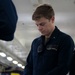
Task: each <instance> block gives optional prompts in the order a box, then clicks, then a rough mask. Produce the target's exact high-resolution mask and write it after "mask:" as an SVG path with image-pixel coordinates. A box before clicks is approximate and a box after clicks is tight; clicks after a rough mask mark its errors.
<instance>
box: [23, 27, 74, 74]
mask: <svg viewBox="0 0 75 75" xmlns="http://www.w3.org/2000/svg"><path fill="white" fill-rule="evenodd" d="M73 50H74V42H73V40H72V38H71V37H70V36H69V35H67V34H65V33H63V32H61V31H60V30H59V29H58V28H57V27H56V28H55V30H54V32H53V33H52V35H51V37H50V38H49V40H48V42H47V43H46V45H44V36H41V37H39V38H37V39H35V40H34V41H33V43H32V46H31V51H30V53H29V55H28V58H27V64H26V67H25V70H24V75H66V74H67V73H68V71H69V66H70V63H71V59H72V55H73Z"/></svg>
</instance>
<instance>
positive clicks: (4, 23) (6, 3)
mask: <svg viewBox="0 0 75 75" xmlns="http://www.w3.org/2000/svg"><path fill="white" fill-rule="evenodd" d="M17 20H18V16H17V12H16V8H15V5H14V4H13V2H12V0H0V40H4V41H11V40H13V38H14V33H15V30H16V24H17Z"/></svg>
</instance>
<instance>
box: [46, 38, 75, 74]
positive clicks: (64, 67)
mask: <svg viewBox="0 0 75 75" xmlns="http://www.w3.org/2000/svg"><path fill="white" fill-rule="evenodd" d="M59 50H60V52H59V54H58V64H57V66H56V67H55V68H54V69H52V70H51V71H49V72H48V73H47V74H46V75H66V74H67V73H68V71H69V68H70V63H71V59H72V55H73V50H74V42H73V40H72V39H71V37H67V38H65V39H64V40H63V41H62V42H61V44H60V47H59Z"/></svg>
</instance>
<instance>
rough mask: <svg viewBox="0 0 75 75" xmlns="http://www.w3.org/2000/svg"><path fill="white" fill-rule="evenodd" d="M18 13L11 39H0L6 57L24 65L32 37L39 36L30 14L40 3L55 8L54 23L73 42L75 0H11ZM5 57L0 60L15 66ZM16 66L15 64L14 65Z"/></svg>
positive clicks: (0, 50) (0, 48) (74, 32)
mask: <svg viewBox="0 0 75 75" xmlns="http://www.w3.org/2000/svg"><path fill="white" fill-rule="evenodd" d="M12 1H13V2H14V4H15V6H16V10H17V13H18V22H17V28H16V32H15V38H14V40H13V41H10V42H6V41H2V40H0V52H4V53H5V54H6V57H8V56H9V57H12V58H13V60H16V61H18V63H20V64H22V65H21V66H25V61H26V58H27V55H28V53H29V51H30V49H31V43H32V41H33V39H34V38H36V37H38V36H40V33H39V31H38V30H37V27H36V25H35V23H34V22H33V21H32V14H33V12H34V10H35V8H36V7H37V6H38V5H40V4H45V3H47V4H51V5H52V6H53V8H54V10H55V25H56V26H58V28H59V29H60V30H61V31H63V32H65V33H67V34H69V35H71V37H72V38H73V40H74V42H75V1H74V0H12ZM6 57H1V56H0V60H1V62H2V63H4V64H6V65H11V66H13V67H15V65H14V64H13V62H12V61H8V60H7V58H6ZM16 66H17V65H16Z"/></svg>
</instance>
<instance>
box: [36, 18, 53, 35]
mask: <svg viewBox="0 0 75 75" xmlns="http://www.w3.org/2000/svg"><path fill="white" fill-rule="evenodd" d="M35 23H36V25H37V27H38V30H39V31H40V32H41V34H42V35H44V36H49V35H50V33H51V32H52V29H53V24H54V17H52V18H51V19H50V20H49V19H46V18H44V17H42V18H40V19H38V20H35Z"/></svg>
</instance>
